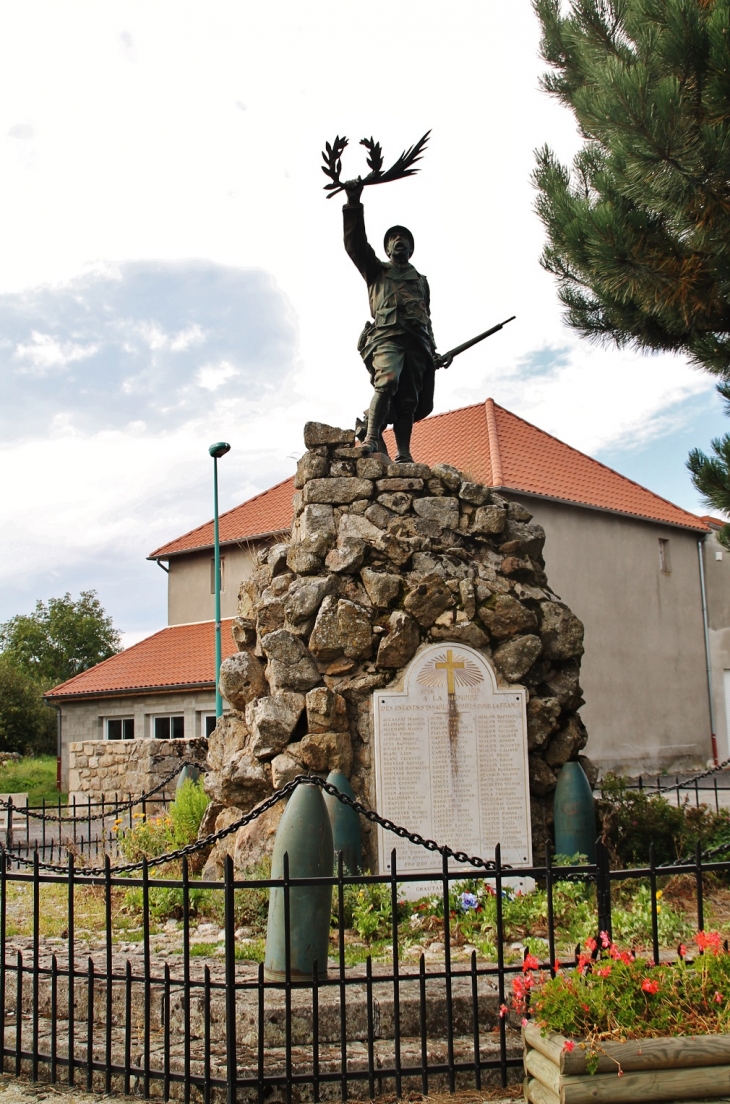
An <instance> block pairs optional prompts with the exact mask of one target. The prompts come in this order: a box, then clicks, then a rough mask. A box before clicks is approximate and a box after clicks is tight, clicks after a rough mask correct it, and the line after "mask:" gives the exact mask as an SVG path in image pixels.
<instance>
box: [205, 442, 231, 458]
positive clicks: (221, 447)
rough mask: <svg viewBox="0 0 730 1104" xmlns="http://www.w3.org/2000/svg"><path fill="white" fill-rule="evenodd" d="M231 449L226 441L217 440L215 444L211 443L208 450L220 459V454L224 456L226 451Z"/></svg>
mask: <svg viewBox="0 0 730 1104" xmlns="http://www.w3.org/2000/svg"><path fill="white" fill-rule="evenodd" d="M230 451H231V446H230V445H229V444H228V442H227V441H218V442H217V443H216V444H215V445H211V446H210V448H209V449H208V452H209V453H210V455H211V456H212V457H214V458H215V459H216V460H220V458H221V456H225V455H226V453H227V452H230Z"/></svg>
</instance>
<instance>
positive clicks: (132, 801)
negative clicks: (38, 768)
mask: <svg viewBox="0 0 730 1104" xmlns="http://www.w3.org/2000/svg"><path fill="white" fill-rule="evenodd" d="M185 767H195V769H196V770H197V771H200V773H201V774H204V773H205V768H204V767H201V765H200V763H194V762H193V761H192V759H184V760H183V762H182V763H180V765H179V766H177V767H175V769H174V771H172V773H171V774H168V776H167V778H163V779H162V781H161V782H158V783H157V785H156V786H154V787H153V788H152V789H151V790H148V792H147V793H143V794H142V795H141V796H140V797H130V798H129V800H128V801H123V802H122V803H121V804H117V803H116V802H115V803H114V805H113V806H112V805H110V807H109V810H108V811H105V812H103V813H87V814H86V816H58V814H57V813H36V812H34V811H33V810H32V809H28V808H26V807H24V806H23V805H13V814H15V813H19V814H21V815H22V816H24V817H31V818H32V819H33V820H45V821H50V822H51V823H53V824H68V823H69V822H71V823H73V822H74V821H75V822H76V823H77V824H90V823H91V822H92V821H95V820H106V818H107V817H110V816H118V815H119V813H124V812H126V811H127V810H128V809H133V808H134V806H135V805H141V804H142V802H143V801H148V800H149V799H150V798H151V797H154V795H155V794H156V793H159V792H160V790H164V788H165V786H166V785H167V784H168V782H172V780H173V778H175V777H176V776H177V775H178V774H179V773H180V771H181V770H184V769H185ZM9 808H10V802H9V801H5V800H4V799H3V798H1V797H0V809H9Z"/></svg>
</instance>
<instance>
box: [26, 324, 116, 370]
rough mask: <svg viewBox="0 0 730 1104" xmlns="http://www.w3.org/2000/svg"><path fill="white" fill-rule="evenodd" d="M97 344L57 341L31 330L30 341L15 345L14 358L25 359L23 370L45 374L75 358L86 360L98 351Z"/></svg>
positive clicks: (69, 362)
mask: <svg viewBox="0 0 730 1104" xmlns="http://www.w3.org/2000/svg"><path fill="white" fill-rule="evenodd" d="M98 348H99V346H98V345H79V344H77V343H76V342H74V341H59V340H58V339H57V338H54V337H53V336H52V335H51V334H47V333H39V332H38V331H37V330H33V331H32V332H31V336H30V341H28V342H27V343H25V344H24V343H23V342H19V343H18V344H17V345H16V346H15V353H14V354H13V355H14V359H15V360H19V361H21V362H22V361H25V362H26V364H27V365H29V367H26V368H25V369H24V371H25V372H26V373H27V374H31V373H32V374H34V375H36V376H43V375H46V374H47V373H48V372H51V371H53V370H54V369H59V368H65V367H66V365H67V364H72V363H73V362H74V361H76V360H86V359H87V358H88V357H92V356H94V354H95V353H96V352H97V351H98Z"/></svg>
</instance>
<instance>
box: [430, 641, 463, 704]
mask: <svg viewBox="0 0 730 1104" xmlns="http://www.w3.org/2000/svg"><path fill="white" fill-rule="evenodd" d="M465 666H466V665H465V663H464V660H463V659H454V653H453V652H452V650H451V648H448V649H447V652H446V662H445V663H436V664H435V667H436V670H437V671H446V690H447V692H448V693H449V695H452V694H455V693H456V681H455V679H454V671H457V670H463V669H464V667H465Z"/></svg>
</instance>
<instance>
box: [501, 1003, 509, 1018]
mask: <svg viewBox="0 0 730 1104" xmlns="http://www.w3.org/2000/svg"><path fill="white" fill-rule="evenodd" d="M508 1015H509V1008H508V1007H507V1005H506V1004H500V1006H499V1018H500V1020H503V1019H504V1018H505V1016H508Z"/></svg>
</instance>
